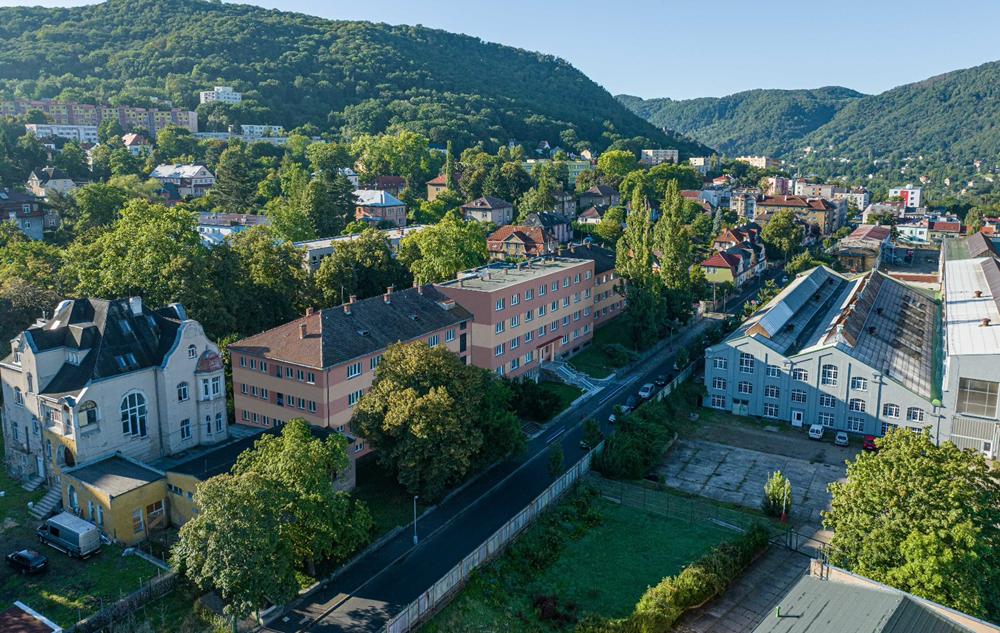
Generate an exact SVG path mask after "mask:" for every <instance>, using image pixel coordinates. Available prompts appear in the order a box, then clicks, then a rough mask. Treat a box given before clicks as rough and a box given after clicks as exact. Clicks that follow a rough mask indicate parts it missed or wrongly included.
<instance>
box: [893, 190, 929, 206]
mask: <svg viewBox="0 0 1000 633" xmlns="http://www.w3.org/2000/svg"><path fill="white" fill-rule="evenodd" d="M921 191H922V189H921V188H920V187H914V186H913V185H906V186H905V187H893V188H892V189H890V190H889V197H890V198H899V199H901V200H902V201H903V206H904V207H909V208H916V207H919V206H920V202H921Z"/></svg>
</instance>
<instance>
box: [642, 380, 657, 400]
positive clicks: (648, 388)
mask: <svg viewBox="0 0 1000 633" xmlns="http://www.w3.org/2000/svg"><path fill="white" fill-rule="evenodd" d="M654 391H656V386H655V385H653V383H651V382H647V383H646V384H644V385H643V386H642V389H640V390H639V397H640V398H642V399H643V400H649V399H650V398H652V397H653V392H654Z"/></svg>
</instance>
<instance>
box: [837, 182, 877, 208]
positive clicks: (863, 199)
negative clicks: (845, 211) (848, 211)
mask: <svg viewBox="0 0 1000 633" xmlns="http://www.w3.org/2000/svg"><path fill="white" fill-rule="evenodd" d="M831 199H832V200H846V201H847V203H848V205H851V204H853V205H854V208H855V209H857V210H859V211H863V210H865V209H867V208H868V203H869V202H870V200H871V195H870V194H869V193H868V189H866V188H865V187H851V188H850V189H849V190H847V191H843V192H835V193H834V194H833V196H832V197H831Z"/></svg>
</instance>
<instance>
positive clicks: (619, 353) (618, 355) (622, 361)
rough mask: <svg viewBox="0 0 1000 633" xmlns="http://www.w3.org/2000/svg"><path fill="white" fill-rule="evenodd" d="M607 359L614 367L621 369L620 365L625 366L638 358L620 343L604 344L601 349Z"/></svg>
mask: <svg viewBox="0 0 1000 633" xmlns="http://www.w3.org/2000/svg"><path fill="white" fill-rule="evenodd" d="M601 351H603V352H604V353H605V354H606V355H607V357H608V358H610V359H611V362H612V363H613V364H614V365H617V366H619V367H621V366H622V365H627V364H629V363H630V362H632V361H633V360H635V359H637V358H639V355H638V354H637V353H635V352H634V351H632V350H630V349H629V348H627V347H625V346H624V345H622V344H621V343H605V344H604V345H603V346H602V347H601Z"/></svg>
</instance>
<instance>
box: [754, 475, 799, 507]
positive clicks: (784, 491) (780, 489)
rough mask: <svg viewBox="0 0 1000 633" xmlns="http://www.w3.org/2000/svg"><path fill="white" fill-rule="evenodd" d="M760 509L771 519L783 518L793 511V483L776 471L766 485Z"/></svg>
mask: <svg viewBox="0 0 1000 633" xmlns="http://www.w3.org/2000/svg"><path fill="white" fill-rule="evenodd" d="M760 509H761V510H762V511H763V512H764V514H766V515H767V516H770V517H776V516H781V515H782V514H788V513H790V512H791V511H792V483H791V482H790V481H788V477H785V476H784V475H782V474H781V471H780V470H776V471H775V472H774V473H772V474H771V476H770V477H768V479H767V481H766V482H765V483H764V497H763V499H761V502H760Z"/></svg>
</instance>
